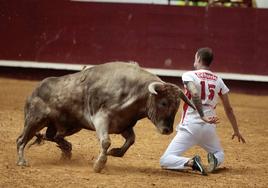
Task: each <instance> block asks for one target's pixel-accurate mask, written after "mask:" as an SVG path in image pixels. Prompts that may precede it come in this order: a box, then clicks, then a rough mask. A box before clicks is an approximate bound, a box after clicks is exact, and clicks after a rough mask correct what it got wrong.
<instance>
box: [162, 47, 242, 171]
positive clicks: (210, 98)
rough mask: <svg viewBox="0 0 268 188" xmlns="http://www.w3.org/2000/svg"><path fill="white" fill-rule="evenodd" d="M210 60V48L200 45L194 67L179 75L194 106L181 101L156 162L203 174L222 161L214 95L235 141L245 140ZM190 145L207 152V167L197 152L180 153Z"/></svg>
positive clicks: (225, 89)
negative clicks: (178, 114)
mask: <svg viewBox="0 0 268 188" xmlns="http://www.w3.org/2000/svg"><path fill="white" fill-rule="evenodd" d="M212 60H213V53H212V50H211V49H210V48H200V49H199V50H198V51H197V52H196V54H195V61H194V68H195V69H196V70H194V71H189V72H186V73H184V74H183V75H182V80H183V83H184V86H185V88H186V95H187V96H188V97H189V99H191V100H192V101H193V103H194V104H195V106H196V109H197V110H194V109H193V108H191V107H189V106H188V105H186V104H184V106H183V114H182V118H181V122H180V124H179V125H178V126H177V134H176V136H175V137H174V138H173V140H172V141H171V143H170V144H169V146H168V148H167V149H166V151H165V153H164V154H163V156H162V157H161V159H160V165H161V167H162V168H164V169H173V170H174V169H185V168H187V167H188V168H189V167H191V168H192V169H193V170H197V171H200V172H201V173H202V174H203V175H206V174H207V172H213V171H214V170H215V168H216V167H218V166H219V165H220V164H221V163H222V162H223V160H224V152H223V149H222V147H221V145H220V142H219V139H218V136H217V134H216V125H215V124H216V123H217V122H218V119H217V118H216V113H215V108H216V105H217V99H218V97H220V99H221V100H222V103H223V106H224V110H225V113H226V115H227V117H228V119H229V121H230V123H231V125H232V127H233V131H234V133H233V135H232V139H233V138H234V137H237V138H238V141H239V142H240V141H242V142H243V143H245V140H244V138H243V137H242V135H241V134H240V132H239V129H238V126H237V122H236V118H235V115H234V113H233V110H232V107H231V105H230V102H229V98H228V92H229V89H228V88H227V86H226V85H225V84H224V82H223V80H222V79H221V78H220V77H219V76H217V75H216V74H214V73H213V72H211V71H210V70H209V66H210V64H211V63H212ZM194 145H199V146H201V147H202V148H203V149H205V150H206V151H207V152H208V163H209V165H208V168H207V170H205V169H204V167H203V165H202V163H201V158H200V156H198V155H196V156H195V157H193V158H188V157H183V156H181V155H182V153H183V152H185V151H186V150H187V149H189V148H190V147H192V146H194ZM206 171H207V172H206Z"/></svg>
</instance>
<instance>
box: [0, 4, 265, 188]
mask: <svg viewBox="0 0 268 188" xmlns="http://www.w3.org/2000/svg"><path fill="white" fill-rule="evenodd" d="M100 1H101V2H100ZM100 1H94V2H90V1H89V0H80V1H79V0H77V1H55V2H52V1H27V0H21V1H17V2H15V3H14V2H11V1H2V2H1V3H0V4H1V5H0V10H1V12H2V13H1V16H0V23H1V26H4V27H2V28H1V29H0V36H1V43H0V188H14V187H19V188H20V187H27V188H36V187H53V188H54V187H62V188H63V187H64V188H65V187H66V188H72V187H79V188H80V187H85V188H86V187H93V188H106V187H114V188H117V187H122V188H125V187H126V188H128V187H129V188H136V187H144V188H147V187H159V188H161V187H168V188H169V187H170V188H171V187H176V188H178V187H263V188H264V187H268V178H267V177H268V160H267V159H268V137H267V135H268V128H267V122H268V116H267V114H268V108H267V104H268V87H267V86H268V85H267V83H268V69H267V62H268V53H267V49H268V40H267V31H268V26H267V19H268V11H267V9H260V8H258V7H253V5H252V4H251V5H246V4H243V6H242V5H241V7H237V6H238V5H239V3H238V4H236V5H235V7H230V3H229V4H227V5H228V6H227V7H217V6H216V7H214V6H208V5H206V4H204V2H205V3H206V2H208V1H202V3H203V5H205V7H204V6H203V5H202V6H199V5H198V6H197V5H194V6H184V5H183V6H181V5H180V6H177V4H176V2H175V0H174V1H165V0H163V1H161V0H159V1H157V2H160V1H161V3H160V4H157V3H156V4H154V3H152V2H155V1H153V0H152V1H149V0H148V1H147V0H131V3H129V1H125V0H122V1H116V0H107V1H105V0H100ZM179 1H180V2H184V0H179ZM257 1H258V0H257ZM123 2H124V3H123ZM133 2H134V3H133ZM141 2H142V3H141ZM144 2H146V3H144ZM167 2H168V4H167ZM245 2H250V1H247V0H245ZM252 2H253V1H252ZM170 3H171V4H172V3H173V4H172V5H171V4H170ZM190 3H192V4H191V5H193V2H190ZM239 6H240V5H239ZM227 28H228V29H227ZM203 46H209V47H211V48H212V49H213V51H214V52H215V60H214V62H215V64H213V66H212V70H213V71H215V72H217V73H219V75H220V76H221V77H222V78H223V80H224V81H225V83H226V84H227V85H228V87H229V88H230V90H231V92H230V101H231V104H232V106H233V109H234V113H235V115H236V118H237V121H238V125H239V128H240V132H241V133H242V135H243V137H244V138H245V140H246V143H245V144H242V143H239V142H238V141H237V140H236V139H234V140H232V139H231V137H232V134H233V131H232V128H231V125H230V123H229V121H228V119H227V117H226V115H225V113H224V109H223V106H222V104H221V103H219V104H218V105H217V110H216V111H217V115H218V117H219V119H220V123H219V124H217V133H218V136H219V138H220V140H221V144H222V147H223V148H224V152H225V161H224V163H223V164H222V165H221V166H220V167H219V168H218V169H217V170H216V171H215V172H214V173H210V174H208V176H202V175H201V174H200V173H198V172H195V171H192V170H183V171H170V170H164V169H161V167H160V165H159V159H160V157H161V155H162V154H163V152H164V151H165V149H166V147H167V146H168V144H169V143H170V141H171V139H172V138H173V137H174V136H175V134H176V132H175V131H174V132H173V133H172V134H171V135H161V134H160V133H158V132H157V130H156V127H155V126H154V125H153V123H152V122H151V121H150V120H148V119H142V120H140V121H138V123H137V124H136V126H135V127H134V131H135V134H136V142H135V144H134V145H133V146H131V147H130V149H129V150H128V151H127V152H126V154H125V155H124V157H122V158H118V157H111V156H109V157H108V161H107V163H106V166H105V168H104V169H103V170H102V171H101V173H95V172H94V171H93V164H94V162H95V160H96V158H97V156H98V154H99V150H100V146H99V142H98V139H97V137H96V132H93V131H88V130H81V131H80V132H78V133H76V134H74V135H72V136H69V137H67V140H68V141H70V142H71V143H72V145H73V150H72V158H71V159H70V160H61V159H60V157H61V151H60V149H59V148H57V146H56V144H55V143H52V142H48V141H45V142H44V143H42V144H41V145H34V146H32V147H31V148H29V149H27V147H26V149H25V158H26V160H27V161H28V162H29V166H28V167H21V166H17V164H16V162H17V159H18V158H17V148H16V139H17V137H18V136H19V134H20V133H21V131H22V129H23V126H24V104H25V100H26V97H27V96H29V95H30V94H31V93H32V91H33V90H34V88H35V87H36V86H37V84H38V83H39V82H40V81H41V80H42V79H44V78H46V77H49V76H61V75H65V74H70V73H74V72H77V71H80V70H81V69H82V67H83V66H84V65H89V66H92V65H93V66H94V65H98V64H101V63H104V62H109V61H117V60H122V61H137V62H138V63H139V65H140V66H141V67H145V68H148V70H149V71H151V72H152V73H154V74H157V75H158V76H160V77H161V78H162V79H163V80H165V81H168V82H172V83H174V84H177V85H180V86H182V85H181V75H182V73H183V72H185V71H187V70H191V69H192V62H193V57H194V53H195V51H196V49H198V48H199V47H203ZM182 105H183V102H181V105H180V108H179V110H178V112H177V114H176V118H175V123H174V128H175V126H176V125H177V124H178V123H179V121H180V118H181V111H182ZM111 142H112V144H111V147H110V148H112V147H120V146H121V145H122V144H123V143H124V139H123V138H122V137H121V136H120V135H111ZM196 154H199V155H200V156H201V158H202V162H203V163H204V165H205V166H206V165H207V160H206V155H207V153H205V151H203V150H202V149H200V148H199V147H194V148H192V149H190V150H189V151H187V152H186V153H185V154H184V155H185V156H194V155H196Z"/></svg>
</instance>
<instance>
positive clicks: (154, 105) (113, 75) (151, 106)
mask: <svg viewBox="0 0 268 188" xmlns="http://www.w3.org/2000/svg"><path fill="white" fill-rule="evenodd" d="M179 97H180V98H182V99H183V100H184V101H185V102H186V103H187V104H189V105H190V106H192V104H191V102H189V100H188V98H187V97H186V96H185V95H184V94H183V92H182V91H181V90H180V88H179V87H178V86H176V85H174V84H171V83H165V82H163V81H162V80H161V79H160V78H159V77H157V76H156V75H154V74H151V73H149V72H147V71H146V70H144V69H142V68H141V67H139V66H138V65H137V64H130V63H124V62H114V63H106V64H102V65H97V66H94V67H92V68H88V69H84V70H83V71H81V72H78V73H75V74H70V75H65V76H62V77H50V78H47V79H45V80H43V81H42V82H41V83H40V84H39V85H38V86H37V88H36V89H35V90H34V91H33V93H32V94H31V96H29V97H28V99H27V101H26V104H25V110H24V111H25V124H24V129H23V131H22V134H21V135H20V136H19V137H18V139H17V151H18V157H19V159H18V163H17V164H18V165H22V166H23V165H27V163H26V160H25V159H24V148H25V146H26V144H27V143H28V142H29V141H30V140H31V139H32V138H33V137H34V136H36V137H37V140H36V142H40V141H41V140H42V139H44V140H49V141H52V142H56V143H57V144H58V146H59V148H60V149H61V150H62V157H65V158H70V157H71V150H72V145H71V143H69V142H68V141H66V140H65V139H64V137H66V136H69V135H72V134H74V133H76V132H78V131H80V130H81V129H88V130H93V131H96V133H97V136H98V138H99V141H100V146H101V152H100V154H99V156H98V158H97V160H96V162H95V164H94V171H95V172H100V171H101V170H102V169H103V168H104V165H105V163H106V160H107V155H112V156H116V157H122V156H123V155H124V154H125V152H126V151H127V150H128V148H129V147H130V146H131V145H132V144H133V143H134V141H135V133H134V131H133V127H134V126H135V124H136V122H137V121H138V120H140V119H142V118H145V117H147V118H149V119H150V120H151V121H152V122H153V124H154V125H155V126H156V127H157V129H158V130H159V132H160V133H161V134H170V133H172V131H173V123H174V117H175V114H176V112H177V110H178V107H179V104H180V99H179ZM192 107H193V106H192ZM45 127H47V129H46V132H45V134H44V135H42V134H40V133H39V131H40V130H42V129H43V128H45ZM109 134H121V135H122V136H123V137H124V138H125V143H124V144H123V146H122V147H121V148H113V149H110V150H109V151H108V148H109V147H110V145H111V141H110V137H109Z"/></svg>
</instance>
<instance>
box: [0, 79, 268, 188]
mask: <svg viewBox="0 0 268 188" xmlns="http://www.w3.org/2000/svg"><path fill="white" fill-rule="evenodd" d="M36 84H37V81H27V80H16V79H9V78H1V79H0V88H1V92H0V104H1V110H0V131H1V132H0V135H1V137H0V153H1V157H0V160H1V161H0V187H266V186H267V184H268V179H267V173H268V162H267V157H268V156H267V155H268V154H267V148H268V138H267V134H268V130H267V122H268V116H267V113H268V109H267V104H268V97H267V96H257V95H247V94H241V93H233V94H231V96H230V100H231V102H232V104H233V106H234V110H235V114H236V115H237V119H238V123H239V126H240V129H241V132H242V133H243V135H244V136H245V139H246V141H247V143H246V144H241V143H239V142H238V141H237V140H231V135H232V129H231V126H230V124H229V123H228V121H227V119H226V116H225V115H224V111H223V107H222V106H221V105H218V107H217V112H218V116H219V118H220V124H218V129H217V130H218V135H219V137H220V139H221V142H222V145H223V148H224V151H225V156H226V157H225V162H224V164H223V165H222V166H221V167H220V168H219V169H218V170H217V171H216V172H215V173H214V174H209V176H201V175H200V174H198V173H195V172H192V171H191V170H189V171H184V172H177V171H166V170H162V169H161V168H160V166H159V158H160V156H161V155H162V153H163V152H164V150H165V149H166V147H167V145H168V144H169V142H170V140H171V139H172V138H173V137H174V135H175V132H174V133H172V134H171V135H169V136H164V135H160V134H159V133H158V132H157V131H156V128H155V127H154V125H153V124H152V123H151V122H150V121H149V120H147V119H143V120H141V121H139V122H138V124H137V125H136V126H135V129H134V130H135V132H136V138H137V139H136V143H135V144H134V145H133V146H132V147H131V148H130V149H129V150H128V151H127V153H126V154H125V156H124V157H123V158H113V157H109V158H108V162H107V164H106V167H105V168H104V170H103V171H102V172H101V173H100V174H97V173H94V172H93V168H92V166H93V162H94V160H95V159H96V157H97V155H98V152H99V145H98V141H97V138H96V134H95V132H92V131H87V130H82V131H81V132H79V133H77V134H75V135H73V136H70V137H68V138H67V139H68V140H69V141H70V142H71V143H72V144H73V157H72V159H71V160H70V161H61V160H60V155H61V152H60V150H59V149H58V148H57V147H56V144H54V143H49V142H45V143H44V144H43V145H41V146H32V147H31V148H30V149H29V150H28V149H26V158H27V159H28V160H29V163H30V167H18V166H16V161H17V154H16V138H17V137H18V135H19V134H20V132H21V130H22V127H23V123H24V119H23V106H24V102H25V98H26V96H28V95H29V94H30V93H31V92H32V90H33V88H34V87H35V86H36ZM180 110H181V109H180ZM180 116H181V115H180V113H178V114H177V116H176V120H175V124H177V123H178V122H179V119H180ZM111 140H112V146H117V147H118V146H121V144H122V143H123V139H122V137H121V136H119V135H112V136H111ZM196 153H199V154H200V155H201V157H202V158H203V162H204V163H205V164H206V160H205V159H206V153H205V152H204V151H203V150H201V149H199V148H198V147H195V148H193V149H191V150H190V151H188V152H186V153H185V155H189V156H193V155H194V154H196Z"/></svg>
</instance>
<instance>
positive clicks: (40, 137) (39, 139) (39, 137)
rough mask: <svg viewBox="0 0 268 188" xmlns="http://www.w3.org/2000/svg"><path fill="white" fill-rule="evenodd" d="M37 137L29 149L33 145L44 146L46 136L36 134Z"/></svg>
mask: <svg viewBox="0 0 268 188" xmlns="http://www.w3.org/2000/svg"><path fill="white" fill-rule="evenodd" d="M35 137H36V139H35V140H34V141H33V142H32V143H30V144H29V145H28V147H27V148H28V149H29V148H30V147H32V146H33V145H36V144H37V145H42V144H43V143H44V140H45V135H44V134H41V133H39V132H38V133H36V134H35Z"/></svg>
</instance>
